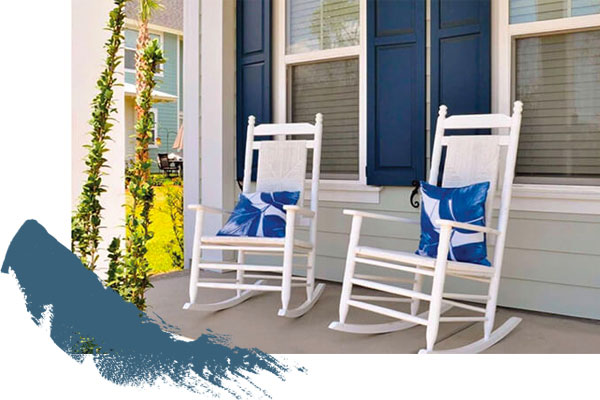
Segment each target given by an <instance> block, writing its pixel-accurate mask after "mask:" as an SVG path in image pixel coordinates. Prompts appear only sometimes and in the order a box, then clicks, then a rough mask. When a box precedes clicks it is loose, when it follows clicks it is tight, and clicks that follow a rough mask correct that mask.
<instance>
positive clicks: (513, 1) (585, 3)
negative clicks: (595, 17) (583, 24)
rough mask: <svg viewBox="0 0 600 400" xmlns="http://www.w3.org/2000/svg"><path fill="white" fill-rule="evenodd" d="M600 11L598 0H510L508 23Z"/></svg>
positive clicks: (599, 0) (599, 1)
mask: <svg viewBox="0 0 600 400" xmlns="http://www.w3.org/2000/svg"><path fill="white" fill-rule="evenodd" d="M598 13H600V0H510V23H511V24H519V23H523V22H534V21H544V20H548V19H558V18H567V17H577V16H580V15H590V14H598Z"/></svg>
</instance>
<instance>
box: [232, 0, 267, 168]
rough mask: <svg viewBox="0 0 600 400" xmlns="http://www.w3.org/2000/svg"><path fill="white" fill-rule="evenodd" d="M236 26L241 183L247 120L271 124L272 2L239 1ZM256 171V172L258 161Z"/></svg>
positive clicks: (237, 129)
mask: <svg viewBox="0 0 600 400" xmlns="http://www.w3.org/2000/svg"><path fill="white" fill-rule="evenodd" d="M236 24H237V26H236V34H237V46H236V52H237V71H236V74H237V88H236V90H237V104H236V106H237V126H236V131H237V133H236V135H237V136H236V139H237V140H236V147H237V148H236V155H237V158H236V159H237V179H238V180H241V179H243V177H244V158H245V150H246V129H247V126H248V117H249V116H250V115H254V116H255V117H256V124H257V125H258V124H262V123H269V122H272V121H271V0H237V4H236ZM255 158H256V157H255ZM253 170H254V171H256V159H255V160H254V168H253ZM253 175H255V173H254V174H253Z"/></svg>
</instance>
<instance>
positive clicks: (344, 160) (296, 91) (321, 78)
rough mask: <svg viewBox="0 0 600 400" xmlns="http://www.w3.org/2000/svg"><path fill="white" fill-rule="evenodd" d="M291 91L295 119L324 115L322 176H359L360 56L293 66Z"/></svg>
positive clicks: (297, 120)
mask: <svg viewBox="0 0 600 400" xmlns="http://www.w3.org/2000/svg"><path fill="white" fill-rule="evenodd" d="M291 90H292V93H291V113H292V116H291V117H292V118H291V119H292V122H310V123H314V121H315V114H317V113H322V114H323V146H322V151H321V177H322V178H325V179H349V180H356V179H358V59H351V60H342V61H329V62H321V63H315V64H305V65H298V66H294V67H291ZM311 157H312V155H311Z"/></svg>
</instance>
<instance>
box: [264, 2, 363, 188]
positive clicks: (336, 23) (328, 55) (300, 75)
mask: <svg viewBox="0 0 600 400" xmlns="http://www.w3.org/2000/svg"><path fill="white" fill-rule="evenodd" d="M282 3H283V2H282ZM281 6H283V7H282V10H281V11H282V12H280V13H278V14H276V15H277V16H278V18H279V19H280V21H278V22H279V23H280V24H281V25H282V26H283V27H284V29H285V45H284V46H282V49H283V51H280V52H279V53H278V52H277V51H276V52H274V57H276V58H278V59H277V60H275V65H279V66H280V68H281V75H282V76H283V77H284V81H279V82H280V85H279V87H276V90H277V91H279V90H282V91H285V92H286V93H287V95H286V96H283V97H281V98H279V100H277V97H276V98H275V99H276V100H275V101H276V104H275V107H276V108H277V107H279V108H280V109H283V110H285V116H284V118H285V119H286V120H287V121H289V122H310V123H314V118H315V114H316V113H319V112H320V113H322V114H323V116H324V118H323V146H322V154H321V178H322V179H325V180H339V181H355V182H356V181H362V182H365V179H364V169H365V166H364V161H363V162H362V163H361V140H360V136H361V135H360V130H361V129H360V120H361V111H360V100H361V99H360V98H361V90H360V82H361V55H360V54H361V46H360V44H361V29H360V20H361V18H360V17H361V7H360V1H359V0H287V1H286V2H285V3H284V4H281ZM277 84H278V82H276V85H277ZM281 86H283V87H281ZM278 101H279V102H282V103H284V104H281V103H280V104H277V102H278ZM361 164H362V165H361ZM309 168H310V165H309Z"/></svg>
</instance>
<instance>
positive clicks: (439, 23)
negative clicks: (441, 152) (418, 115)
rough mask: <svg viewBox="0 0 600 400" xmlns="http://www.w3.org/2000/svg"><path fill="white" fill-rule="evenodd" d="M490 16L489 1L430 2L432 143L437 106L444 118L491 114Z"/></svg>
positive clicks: (442, 0) (487, 131)
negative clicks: (443, 111)
mask: <svg viewBox="0 0 600 400" xmlns="http://www.w3.org/2000/svg"><path fill="white" fill-rule="evenodd" d="M490 12H491V11H490V1H489V0H431V135H432V136H431V137H432V139H433V137H434V135H435V126H436V121H437V115H438V109H439V106H440V105H441V104H445V105H446V106H448V115H457V114H487V113H490V112H491V68H490V63H491V53H490V44H491V36H490V31H491V27H490ZM455 133H457V134H469V135H472V134H486V133H489V130H477V131H467V130H464V131H463V130H461V131H459V132H455ZM431 142H432V146H433V140H432V141H431Z"/></svg>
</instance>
